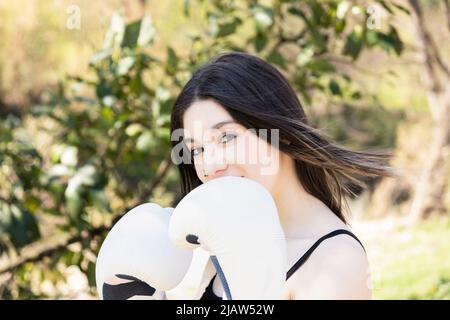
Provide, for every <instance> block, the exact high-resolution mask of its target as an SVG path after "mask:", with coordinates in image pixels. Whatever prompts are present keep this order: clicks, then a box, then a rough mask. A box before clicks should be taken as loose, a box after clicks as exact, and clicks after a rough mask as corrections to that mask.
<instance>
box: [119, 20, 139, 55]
mask: <svg viewBox="0 0 450 320" xmlns="http://www.w3.org/2000/svg"><path fill="white" fill-rule="evenodd" d="M141 21H142V20H137V21H134V22H132V23H129V24H127V26H126V27H125V33H124V36H123V39H122V43H121V47H123V48H124V47H128V48H134V47H136V45H137V43H138V38H139V32H140V30H141Z"/></svg>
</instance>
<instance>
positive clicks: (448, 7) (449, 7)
mask: <svg viewBox="0 0 450 320" xmlns="http://www.w3.org/2000/svg"><path fill="white" fill-rule="evenodd" d="M444 5H445V13H446V16H447V28H448V31H450V0H445V1H444Z"/></svg>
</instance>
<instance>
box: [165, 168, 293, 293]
mask: <svg viewBox="0 0 450 320" xmlns="http://www.w3.org/2000/svg"><path fill="white" fill-rule="evenodd" d="M169 236H170V238H171V239H172V241H173V242H174V243H175V244H176V245H177V246H178V247H180V248H195V247H198V246H199V245H200V246H201V247H202V248H203V249H205V250H207V251H209V253H210V254H211V260H212V262H213V264H214V266H215V268H216V271H217V274H218V276H219V278H220V280H221V282H222V286H223V289H224V295H225V296H224V297H223V298H224V299H227V300H231V299H237V300H241V299H256V300H264V299H282V297H283V286H284V283H285V281H286V267H287V262H286V241H285V236H284V232H283V229H282V227H281V224H280V221H279V217H278V211H277V208H276V205H275V202H274V200H273V198H272V197H271V195H270V193H269V192H268V191H267V190H266V189H265V188H264V187H263V186H262V185H261V184H259V183H257V182H255V181H252V180H250V179H247V178H241V177H221V178H217V179H214V180H211V181H208V182H206V183H204V184H202V185H200V186H198V187H197V188H195V189H194V190H192V191H191V192H190V193H189V194H187V195H186V196H185V197H184V198H183V199H182V200H181V201H180V203H179V204H178V205H177V206H176V208H175V210H174V211H173V213H172V218H171V220H170V225H169Z"/></svg>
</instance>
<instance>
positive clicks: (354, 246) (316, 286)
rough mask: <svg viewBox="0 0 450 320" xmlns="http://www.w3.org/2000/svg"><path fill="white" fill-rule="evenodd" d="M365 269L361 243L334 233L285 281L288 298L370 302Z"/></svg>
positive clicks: (347, 236) (365, 258)
mask: <svg viewBox="0 0 450 320" xmlns="http://www.w3.org/2000/svg"><path fill="white" fill-rule="evenodd" d="M344 230H345V229H344ZM346 230H347V231H350V230H349V229H346ZM369 270H370V269H369V263H368V259H367V255H366V253H365V251H364V249H363V247H362V246H361V244H360V243H359V242H358V241H357V240H356V239H354V238H353V237H351V236H349V235H348V234H337V235H335V236H333V237H331V238H328V239H326V240H325V241H322V242H321V243H320V245H318V246H317V248H316V249H315V250H314V252H313V254H311V256H310V257H309V259H308V260H307V261H306V262H305V264H304V265H302V267H301V268H300V269H298V270H297V271H296V272H295V273H294V274H293V275H292V277H291V278H289V280H288V282H289V283H288V288H289V291H290V296H291V297H292V299H370V298H371V290H370V272H369Z"/></svg>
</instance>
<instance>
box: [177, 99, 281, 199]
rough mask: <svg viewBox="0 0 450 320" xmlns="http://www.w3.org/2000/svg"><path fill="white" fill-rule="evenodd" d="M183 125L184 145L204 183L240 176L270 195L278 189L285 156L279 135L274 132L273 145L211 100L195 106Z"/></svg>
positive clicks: (189, 110)
mask: <svg viewBox="0 0 450 320" xmlns="http://www.w3.org/2000/svg"><path fill="white" fill-rule="evenodd" d="M183 124H184V128H183V135H184V141H185V143H186V145H187V147H188V149H189V150H190V151H191V159H192V161H193V162H194V165H195V170H196V172H197V175H198V177H199V179H200V180H201V181H202V182H203V183H204V182H207V181H209V180H212V179H215V178H218V177H222V176H238V177H239V176H240V177H246V178H249V179H251V180H254V181H257V182H259V183H260V184H262V185H263V186H264V187H266V189H267V190H268V191H269V192H272V191H274V190H275V189H276V188H277V185H278V181H279V177H280V170H279V169H280V163H281V162H280V156H283V154H282V153H281V152H280V151H279V150H278V148H277V147H275V146H278V141H277V139H278V135H277V134H275V133H274V131H272V136H271V139H272V144H274V145H271V144H270V143H268V142H267V141H265V140H264V139H263V138H261V137H258V136H257V135H256V134H255V133H254V132H255V129H253V132H252V131H251V130H247V129H246V128H245V127H244V126H242V125H240V124H238V123H237V122H235V121H234V120H233V118H232V117H231V116H230V114H229V113H228V112H227V111H226V109H225V108H223V107H222V106H221V105H220V104H218V103H217V102H215V101H214V100H210V99H208V100H199V101H196V102H194V103H193V104H192V105H191V106H190V107H189V108H188V109H187V110H186V112H185V113H184V116H183ZM266 136H267V135H266Z"/></svg>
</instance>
